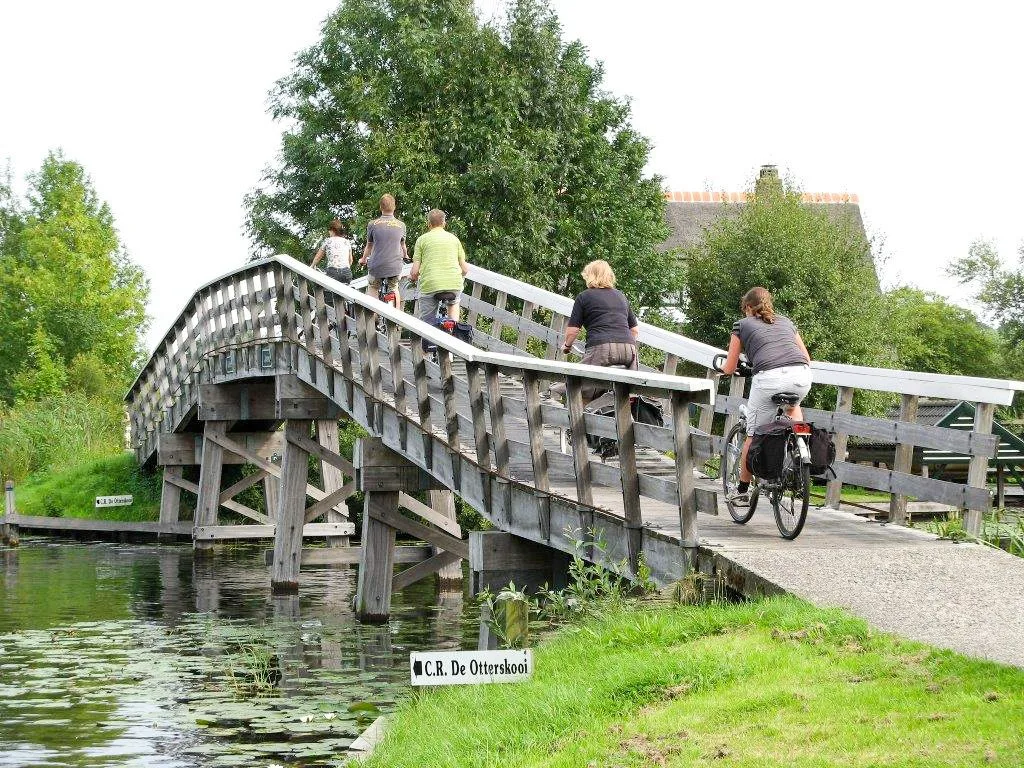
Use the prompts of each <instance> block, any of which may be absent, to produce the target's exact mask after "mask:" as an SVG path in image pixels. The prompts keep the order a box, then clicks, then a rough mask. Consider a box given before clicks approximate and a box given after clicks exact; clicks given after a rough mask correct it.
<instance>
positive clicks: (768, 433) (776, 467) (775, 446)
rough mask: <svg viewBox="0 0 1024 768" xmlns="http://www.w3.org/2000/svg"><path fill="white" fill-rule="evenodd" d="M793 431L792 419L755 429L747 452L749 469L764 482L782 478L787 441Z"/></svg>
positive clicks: (773, 422)
mask: <svg viewBox="0 0 1024 768" xmlns="http://www.w3.org/2000/svg"><path fill="white" fill-rule="evenodd" d="M792 431H793V422H792V420H791V419H777V420H775V421H769V422H768V423H767V424H762V425H761V426H759V427H757V428H755V429H754V435H753V437H752V438H751V440H750V448H749V449H748V450H747V469H748V470H749V471H750V472H753V473H754V475H755V476H757V477H760V478H761V479H763V480H778V479H779V478H780V477H782V465H783V463H784V462H785V460H786V441H787V440H788V439H789V434H790V433H791V432H792Z"/></svg>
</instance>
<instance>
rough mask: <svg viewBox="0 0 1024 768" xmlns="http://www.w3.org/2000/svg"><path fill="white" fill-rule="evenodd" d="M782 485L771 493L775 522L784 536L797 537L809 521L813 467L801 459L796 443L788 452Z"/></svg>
mask: <svg viewBox="0 0 1024 768" xmlns="http://www.w3.org/2000/svg"><path fill="white" fill-rule="evenodd" d="M781 486H782V487H781V488H780V489H778V490H775V491H772V493H771V500H772V509H773V510H774V511H775V523H776V525H778V526H779V533H780V534H782V538H784V539H795V538H796V537H797V536H799V535H800V531H802V530H803V527H804V523H805V522H806V521H807V506H808V504H809V503H810V500H811V468H810V467H809V466H808V465H807V464H804V463H803V462H801V461H800V453H799V451H798V450H797V449H796V446H795V445H791V446H790V447H789V450H788V451H787V452H786V463H785V465H784V466H783V468H782V482H781Z"/></svg>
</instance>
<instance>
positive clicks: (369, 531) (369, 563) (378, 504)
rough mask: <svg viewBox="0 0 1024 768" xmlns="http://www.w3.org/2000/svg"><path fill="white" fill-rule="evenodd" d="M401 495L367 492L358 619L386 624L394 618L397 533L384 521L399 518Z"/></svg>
mask: <svg viewBox="0 0 1024 768" xmlns="http://www.w3.org/2000/svg"><path fill="white" fill-rule="evenodd" d="M398 493H399V492H398V491H367V493H366V497H365V501H364V502H363V530H362V536H361V550H360V553H359V578H358V581H357V583H356V618H358V619H359V620H360V621H365V622H367V623H370V624H378V623H383V622H385V621H387V620H388V616H390V614H391V577H392V571H393V570H394V566H395V533H396V531H395V529H394V528H392V527H391V526H390V525H388V524H387V523H385V522H384V521H383V520H381V519H380V518H381V517H386V516H388V515H389V514H394V515H397V514H398Z"/></svg>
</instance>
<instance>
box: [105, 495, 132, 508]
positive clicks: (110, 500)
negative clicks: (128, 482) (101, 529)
mask: <svg viewBox="0 0 1024 768" xmlns="http://www.w3.org/2000/svg"><path fill="white" fill-rule="evenodd" d="M134 500H135V498H134V497H133V496H132V495H131V494H126V495H123V496H97V497H96V507H97V509H98V508H99V507H128V506H131V503H132V502H133V501H134Z"/></svg>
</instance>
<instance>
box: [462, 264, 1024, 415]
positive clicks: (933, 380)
mask: <svg viewBox="0 0 1024 768" xmlns="http://www.w3.org/2000/svg"><path fill="white" fill-rule="evenodd" d="M468 278H469V280H471V281H473V282H479V283H481V284H482V285H484V286H486V287H488V288H491V289H493V290H496V291H502V292H504V293H506V294H508V295H512V296H515V297H517V298H519V299H523V300H525V301H530V302H533V303H534V304H535V305H538V306H540V307H543V308H545V309H549V310H552V311H554V312H557V313H559V314H561V315H564V316H566V317H568V315H569V314H570V312H571V311H572V305H573V301H572V299H570V298H567V297H565V296H561V295H559V294H556V293H553V292H551V291H548V290H545V289H543V288H538V287H537V286H535V285H530V284H529V283H524V282H522V281H520V280H516V279H515V278H512V277H508V276H506V275H502V274H499V273H497V272H491V271H490V270H487V269H483V268H482V267H477V266H471V267H470V271H469V275H468ZM640 342H641V343H642V344H646V345H648V346H650V347H654V348H656V349H660V350H662V351H664V352H666V353H668V354H672V355H676V356H677V357H679V358H680V359H682V360H686V361H688V362H691V363H696V364H698V365H700V366H703V367H705V368H710V367H711V363H712V360H713V358H714V357H715V355H720V354H724V353H725V350H724V349H719V348H718V347H714V346H711V345H710V344H704V343H702V342H699V341H696V340H694V339H690V338H687V337H686V336H682V335H681V334H676V333H673V332H671V331H667V330H665V329H664V328H659V327H658V326H656V325H651V324H650V323H645V322H643V321H640ZM811 375H812V379H813V381H814V383H816V384H826V385H830V386H836V387H853V388H855V389H869V390H873V391H878V392H893V393H896V394H905V395H917V396H921V397H941V398H952V399H957V400H969V401H971V402H980V403H994V404H996V405H1009V404H1010V403H1011V402H1012V401H1013V396H1014V393H1016V392H1022V391H1024V381H1013V380H1009V379H992V378H982V377H976V376H953V375H948V374H937V373H926V372H923V371H904V370H898V369H890V368H872V367H869V366H863V365H847V364H843V363H830V362H826V361H817V360H816V361H814V362H812V363H811Z"/></svg>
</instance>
